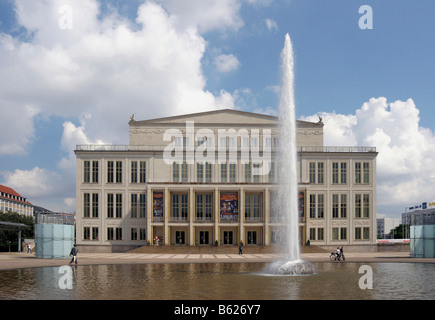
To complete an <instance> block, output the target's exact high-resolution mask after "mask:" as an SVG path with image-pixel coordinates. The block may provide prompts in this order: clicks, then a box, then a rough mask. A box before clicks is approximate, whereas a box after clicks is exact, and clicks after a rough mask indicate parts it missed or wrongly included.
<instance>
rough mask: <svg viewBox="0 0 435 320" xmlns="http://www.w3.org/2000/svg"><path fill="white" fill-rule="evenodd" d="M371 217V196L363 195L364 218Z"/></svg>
mask: <svg viewBox="0 0 435 320" xmlns="http://www.w3.org/2000/svg"><path fill="white" fill-rule="evenodd" d="M369 216H370V196H369V194H364V195H363V218H368V217H369Z"/></svg>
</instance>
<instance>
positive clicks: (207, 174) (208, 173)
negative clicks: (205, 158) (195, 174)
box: [205, 162, 213, 182]
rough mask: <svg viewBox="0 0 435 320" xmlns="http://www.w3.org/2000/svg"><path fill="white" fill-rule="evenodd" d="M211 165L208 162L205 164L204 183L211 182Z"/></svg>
mask: <svg viewBox="0 0 435 320" xmlns="http://www.w3.org/2000/svg"><path fill="white" fill-rule="evenodd" d="M212 172H213V171H212V164H211V163H209V162H206V163H205V182H211V181H212V180H211V179H212Z"/></svg>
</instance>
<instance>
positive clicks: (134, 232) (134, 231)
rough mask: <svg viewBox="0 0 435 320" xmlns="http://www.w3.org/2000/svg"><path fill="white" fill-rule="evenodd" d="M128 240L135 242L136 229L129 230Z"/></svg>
mask: <svg viewBox="0 0 435 320" xmlns="http://www.w3.org/2000/svg"><path fill="white" fill-rule="evenodd" d="M130 238H131V240H133V241H134V240H137V228H131V232H130Z"/></svg>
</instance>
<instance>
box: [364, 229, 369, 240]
mask: <svg viewBox="0 0 435 320" xmlns="http://www.w3.org/2000/svg"><path fill="white" fill-rule="evenodd" d="M363 239H364V240H369V239H370V228H368V227H364V228H363Z"/></svg>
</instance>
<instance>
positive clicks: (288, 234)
mask: <svg viewBox="0 0 435 320" xmlns="http://www.w3.org/2000/svg"><path fill="white" fill-rule="evenodd" d="M281 59H282V84H281V87H282V88H281V100H280V105H279V111H280V119H279V120H280V132H281V136H280V140H279V141H280V142H279V145H280V150H279V153H280V159H279V162H280V163H281V165H280V168H279V190H278V199H277V200H278V206H277V208H278V210H279V214H280V216H281V218H282V222H283V223H284V225H285V226H286V230H285V235H283V237H281V240H282V241H283V242H285V243H284V247H285V248H286V251H287V252H285V253H286V254H287V259H286V260H284V261H278V262H275V263H273V264H271V265H270V266H269V267H268V269H267V272H269V273H274V274H289V275H307V274H314V273H317V269H316V267H315V266H314V265H313V264H311V263H309V262H305V261H303V260H301V259H300V247H299V214H298V181H297V145H296V111H295V99H294V56H293V45H292V42H291V40H290V36H289V34H286V36H285V43H284V49H283V50H282V53H281Z"/></svg>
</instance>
